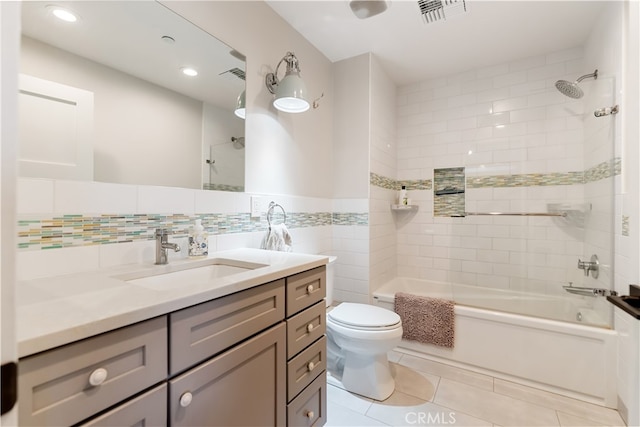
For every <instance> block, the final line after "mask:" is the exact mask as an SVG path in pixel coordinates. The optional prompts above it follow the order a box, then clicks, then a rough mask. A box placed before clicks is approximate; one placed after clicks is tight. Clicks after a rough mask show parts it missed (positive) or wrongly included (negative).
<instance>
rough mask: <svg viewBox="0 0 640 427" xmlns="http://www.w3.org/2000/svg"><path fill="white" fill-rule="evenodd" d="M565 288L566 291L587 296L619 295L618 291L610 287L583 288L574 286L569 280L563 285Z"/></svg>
mask: <svg viewBox="0 0 640 427" xmlns="http://www.w3.org/2000/svg"><path fill="white" fill-rule="evenodd" d="M562 287H563V288H564V290H565V291H567V292H569V293H570V294H576V295H582V296H586V297H606V296H609V295H611V296H616V295H618V293H617V292H616V291H611V290H609V289H603V288H583V287H580V286H573V285H572V284H571V282H569V285H568V286H567V285H564V286H562Z"/></svg>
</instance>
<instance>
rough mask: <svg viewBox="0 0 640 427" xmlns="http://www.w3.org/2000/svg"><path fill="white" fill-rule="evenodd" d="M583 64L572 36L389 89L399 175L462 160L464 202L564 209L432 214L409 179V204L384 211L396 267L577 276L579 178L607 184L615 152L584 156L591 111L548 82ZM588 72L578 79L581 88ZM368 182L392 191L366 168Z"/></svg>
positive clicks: (483, 282)
mask: <svg viewBox="0 0 640 427" xmlns="http://www.w3.org/2000/svg"><path fill="white" fill-rule="evenodd" d="M582 74H585V71H584V63H583V50H582V48H575V49H570V50H564V51H560V52H552V53H549V54H547V55H540V56H534V57H529V58H526V59H523V60H520V61H516V62H510V63H504V64H498V65H495V66H491V67H487V68H480V69H475V70H470V71H467V72H464V73H460V74H456V75H451V76H447V77H443V78H438V79H433V80H427V81H424V82H420V83H418V84H414V85H410V86H404V87H401V88H399V89H398V96H397V104H398V113H397V121H398V122H397V145H398V149H397V180H398V181H414V182H418V181H424V180H430V179H432V177H433V170H434V169H435V168H452V167H464V168H465V173H466V182H467V191H466V194H465V199H466V210H467V212H478V213H482V212H496V211H497V212H511V213H513V212H529V213H546V212H551V211H561V212H567V216H566V217H516V216H500V217H489V216H467V217H465V218H434V217H433V193H432V191H431V190H410V191H409V197H410V198H412V199H413V203H414V204H416V205H418V206H419V210H418V212H417V213H410V212H400V213H395V214H391V215H390V216H389V217H388V218H389V221H390V222H391V223H392V224H393V225H395V227H396V228H397V268H398V275H401V276H409V277H416V278H422V279H430V280H437V281H455V282H458V283H464V284H471V285H479V286H489V287H494V288H509V289H516V290H524V291H535V292H548V293H560V292H563V291H562V288H561V285H562V284H565V283H567V282H569V281H571V282H574V283H576V284H580V283H582V282H583V280H584V276H583V272H582V271H580V270H578V269H577V268H576V264H577V260H578V258H584V256H585V253H584V251H585V248H584V244H583V240H584V229H585V220H586V221H588V220H589V218H590V215H589V214H590V209H589V205H588V203H585V198H584V191H585V183H586V182H590V183H591V182H593V181H592V180H590V178H589V177H591V176H596V179H595V181H597V182H600V183H601V184H598V185H607V184H606V183H603V182H605V181H609V182H611V180H612V179H613V178H612V177H613V175H614V174H615V169H613V170H612V169H611V165H612V164H613V165H615V164H619V161H617V160H616V159H613V158H611V157H609V154H607V155H606V156H604V158H598V159H595V158H593V157H589V158H588V163H587V161H586V159H587V157H586V156H585V147H584V143H583V132H584V126H585V121H586V120H591V119H590V118H588V117H589V114H591V113H590V112H589V113H585V111H584V103H583V100H572V99H570V98H567V97H565V96H563V95H562V94H560V93H559V92H557V91H556V89H555V88H554V83H555V81H556V80H558V79H566V80H570V81H572V80H575V79H576V77H577V76H580V75H582ZM592 83H593V82H589V81H584V82H583V84H582V86H583V88H584V89H585V91H588V90H589V88H590V87H591V86H590V84H592ZM591 116H592V115H591ZM603 143H604V144H610V145H611V144H612V142H611V141H607V142H603ZM600 170H604V175H598V173H599V171H600ZM603 180H604V181H603ZM372 189H374V190H372V197H373V195H375V194H380V196H379V198H380V199H384V198H385V197H386V198H387V200H386V202H387V203H391V202H392V200H393V199H394V197H395V191H394V190H384V189H382V187H380V186H378V185H376V184H375V183H374V182H373V180H372ZM376 198H378V197H377V196H376ZM386 208H387V209H388V206H387V207H386ZM372 221H373V215H372Z"/></svg>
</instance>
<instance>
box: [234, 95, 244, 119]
mask: <svg viewBox="0 0 640 427" xmlns="http://www.w3.org/2000/svg"><path fill="white" fill-rule="evenodd" d="M246 96H247V95H246V91H244V90H243V91H242V93H241V94H240V95H238V100H237V101H236V109H235V110H234V111H233V113H234V114H235V115H236V116H238V117H240V118H241V119H244V118H245V116H246V110H245V105H246V102H247V101H246Z"/></svg>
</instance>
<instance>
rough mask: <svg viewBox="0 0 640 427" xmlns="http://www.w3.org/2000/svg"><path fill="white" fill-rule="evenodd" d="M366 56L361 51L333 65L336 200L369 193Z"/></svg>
mask: <svg viewBox="0 0 640 427" xmlns="http://www.w3.org/2000/svg"><path fill="white" fill-rule="evenodd" d="M370 57H371V55H369V54H364V55H359V56H356V57H354V58H349V59H345V60H342V61H338V62H336V63H334V64H333V75H334V78H333V79H334V80H333V85H334V93H335V104H334V119H333V124H334V128H333V140H334V152H333V165H334V166H333V171H334V178H333V197H335V198H339V199H343V198H365V197H367V196H368V195H369V152H370V147H369V142H370V140H371V129H370V127H371V115H370V108H371V107H370V105H371V93H370V80H371V70H370V69H369V68H370V67H369V61H370Z"/></svg>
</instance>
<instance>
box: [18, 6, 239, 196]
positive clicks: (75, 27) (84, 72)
mask: <svg viewBox="0 0 640 427" xmlns="http://www.w3.org/2000/svg"><path fill="white" fill-rule="evenodd" d="M57 7H62V8H64V9H65V10H66V11H68V12H72V13H73V14H75V15H76V17H77V20H76V21H75V22H68V21H64V20H60V19H58V18H57V17H56V14H57V12H56V8H57ZM244 70H245V60H244V57H243V56H242V55H241V54H240V53H238V52H237V51H235V50H234V49H233V48H231V47H230V46H227V45H226V44H224V43H222V42H221V41H219V40H218V39H216V38H215V37H213V36H212V35H210V34H208V33H206V32H205V31H203V30H202V29H200V28H198V27H196V26H195V25H193V24H192V23H190V22H189V21H187V20H185V19H184V18H182V17H181V16H179V15H177V14H176V13H174V12H173V11H171V10H169V9H167V8H166V7H165V6H163V5H161V4H159V3H157V2H155V1H64V2H54V3H52V2H40V1H30V2H22V46H21V57H20V72H21V75H20V101H19V105H20V111H19V117H20V145H19V146H20V148H19V155H18V157H19V174H20V176H29V177H45V178H56V179H78V180H93V181H101V182H111V183H122V184H137V185H162V186H171V187H183V188H205V189H213V190H224V191H244V158H245V155H244V151H245V144H244V119H242V118H240V117H238V116H236V114H234V110H235V109H236V106H237V103H238V101H239V97H240V95H241V94H242V95H244V90H245V79H244V78H245V71H244ZM196 73H197V75H193V74H196Z"/></svg>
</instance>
